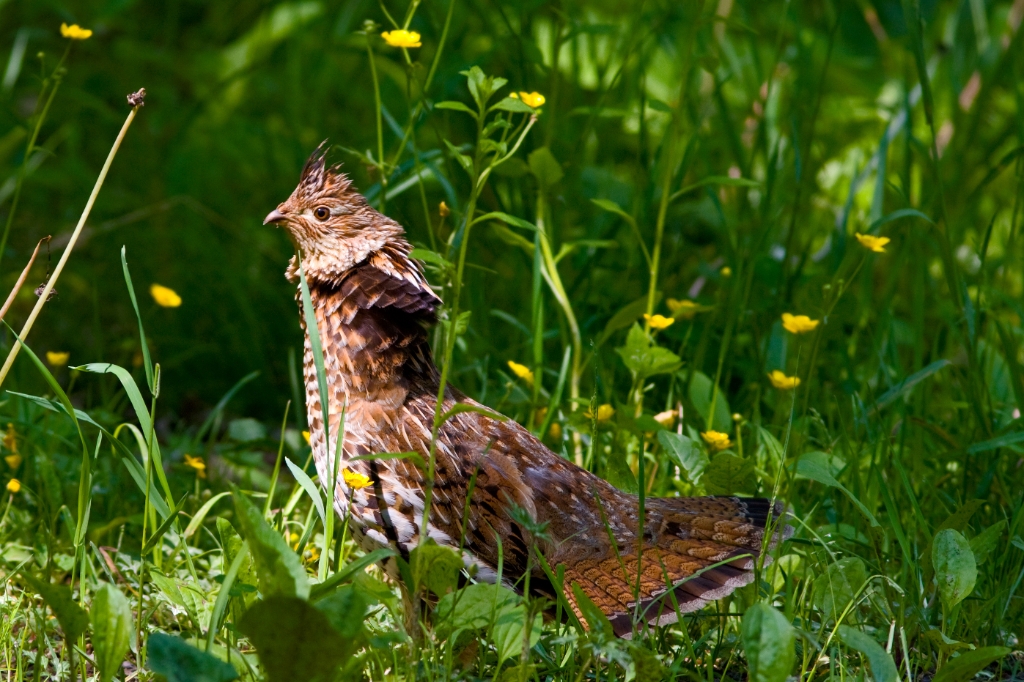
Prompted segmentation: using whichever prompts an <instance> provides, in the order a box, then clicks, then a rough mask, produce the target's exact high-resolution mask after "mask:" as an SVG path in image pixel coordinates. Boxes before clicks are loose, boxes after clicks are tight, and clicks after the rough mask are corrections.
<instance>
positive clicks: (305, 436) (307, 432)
mask: <svg viewBox="0 0 1024 682" xmlns="http://www.w3.org/2000/svg"><path fill="white" fill-rule="evenodd" d="M302 437H303V439H305V441H306V445H309V431H303V432H302Z"/></svg>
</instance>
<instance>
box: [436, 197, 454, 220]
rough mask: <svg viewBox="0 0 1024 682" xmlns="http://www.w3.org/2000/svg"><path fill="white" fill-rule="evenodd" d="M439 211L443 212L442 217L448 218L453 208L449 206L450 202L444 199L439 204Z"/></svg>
mask: <svg viewBox="0 0 1024 682" xmlns="http://www.w3.org/2000/svg"><path fill="white" fill-rule="evenodd" d="M437 212H438V213H440V214H441V217H442V218H447V217H448V216H450V215H451V214H452V210H451V209H450V208H448V204H446V203H444V202H443V201H442V202H441V203H440V205H438V207H437Z"/></svg>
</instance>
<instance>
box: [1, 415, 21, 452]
mask: <svg viewBox="0 0 1024 682" xmlns="http://www.w3.org/2000/svg"><path fill="white" fill-rule="evenodd" d="M4 447H5V448H7V449H8V450H10V451H11V452H13V453H14V454H18V439H17V434H16V433H15V431H14V424H11V423H10V422H8V423H7V433H5V434H4Z"/></svg>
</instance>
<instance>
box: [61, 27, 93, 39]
mask: <svg viewBox="0 0 1024 682" xmlns="http://www.w3.org/2000/svg"><path fill="white" fill-rule="evenodd" d="M60 34H61V35H62V36H64V37H65V38H70V39H71V40H88V39H89V38H90V37H92V29H89V28H82V27H81V26H79V25H78V24H71V25H70V26H68V25H67V24H61V25H60Z"/></svg>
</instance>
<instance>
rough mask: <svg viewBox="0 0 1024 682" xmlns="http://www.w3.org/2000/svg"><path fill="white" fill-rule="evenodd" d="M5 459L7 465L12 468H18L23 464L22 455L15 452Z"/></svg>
mask: <svg viewBox="0 0 1024 682" xmlns="http://www.w3.org/2000/svg"><path fill="white" fill-rule="evenodd" d="M4 461H5V462H7V466H9V467H11V468H12V469H17V468H18V467H20V466H21V455H19V454H18V453H14V454H13V455H7V456H6V457H4Z"/></svg>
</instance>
